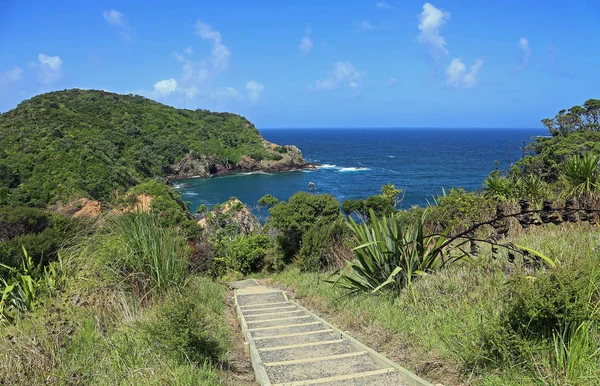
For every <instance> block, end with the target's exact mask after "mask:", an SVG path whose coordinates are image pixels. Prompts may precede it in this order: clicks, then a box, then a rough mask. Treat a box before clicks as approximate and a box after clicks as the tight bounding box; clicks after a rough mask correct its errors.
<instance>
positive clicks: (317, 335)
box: [253, 328, 340, 349]
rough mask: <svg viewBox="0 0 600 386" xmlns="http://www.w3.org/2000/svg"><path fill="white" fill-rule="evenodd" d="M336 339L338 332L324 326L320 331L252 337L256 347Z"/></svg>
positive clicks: (338, 337)
mask: <svg viewBox="0 0 600 386" xmlns="http://www.w3.org/2000/svg"><path fill="white" fill-rule="evenodd" d="M336 339H340V334H338V333H335V332H333V330H331V329H325V328H324V329H322V331H311V332H309V333H298V334H284V335H279V336H271V337H262V338H253V340H254V344H255V345H256V347H257V348H258V349H261V348H267V347H281V346H289V345H292V344H300V343H312V342H320V341H327V340H336Z"/></svg>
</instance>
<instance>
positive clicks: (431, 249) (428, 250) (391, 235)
mask: <svg viewBox="0 0 600 386" xmlns="http://www.w3.org/2000/svg"><path fill="white" fill-rule="evenodd" d="M370 216H371V222H370V223H368V224H367V223H362V224H358V223H356V222H355V221H354V220H353V219H352V218H350V219H349V221H348V226H349V227H350V230H351V231H352V233H353V237H352V239H351V241H350V245H351V247H352V250H353V251H354V252H355V255H356V260H354V261H351V262H348V267H347V269H348V271H344V272H342V273H341V274H340V276H339V277H338V279H337V280H336V281H335V282H334V283H335V284H336V285H338V286H340V287H342V288H345V289H347V290H349V291H350V292H351V293H355V292H371V293H375V292H377V291H379V290H381V289H383V288H393V289H394V290H396V291H399V290H400V289H402V288H411V286H412V281H413V279H415V278H416V277H419V276H421V275H424V274H426V273H427V272H431V271H435V270H437V269H439V268H441V267H442V266H443V265H444V264H447V263H448V262H451V261H455V260H457V259H459V258H462V257H464V256H465V255H464V254H463V255H462V256H458V257H457V256H454V257H449V256H445V255H444V253H445V251H444V248H443V246H444V245H445V244H447V241H448V238H447V235H448V233H449V231H450V227H448V228H447V229H446V231H445V232H444V233H443V234H439V235H432V236H426V235H425V234H424V233H423V222H424V218H425V216H426V212H425V214H424V215H423V217H422V218H421V219H419V220H418V221H416V222H415V223H414V224H413V225H412V226H410V227H408V228H407V229H403V228H402V225H401V221H400V219H399V218H397V217H394V216H392V217H389V218H388V217H383V218H382V219H378V218H377V217H376V216H375V214H374V212H373V211H370Z"/></svg>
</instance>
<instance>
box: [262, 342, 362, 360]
mask: <svg viewBox="0 0 600 386" xmlns="http://www.w3.org/2000/svg"><path fill="white" fill-rule="evenodd" d="M355 351H356V349H355V348H354V346H352V344H351V343H350V341H348V340H344V339H336V340H330V341H320V342H312V343H300V344H297V345H287V346H280V347H270V348H263V349H259V350H258V353H259V354H260V359H261V360H262V361H263V363H269V362H281V361H290V360H294V359H306V358H317V357H326V356H330V355H338V354H347V353H351V352H355Z"/></svg>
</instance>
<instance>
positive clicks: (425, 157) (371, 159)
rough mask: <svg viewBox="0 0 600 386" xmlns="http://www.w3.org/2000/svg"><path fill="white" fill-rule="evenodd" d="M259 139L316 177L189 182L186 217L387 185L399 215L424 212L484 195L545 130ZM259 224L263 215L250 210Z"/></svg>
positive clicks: (184, 188)
mask: <svg viewBox="0 0 600 386" xmlns="http://www.w3.org/2000/svg"><path fill="white" fill-rule="evenodd" d="M260 132H261V134H262V135H263V137H264V138H265V139H267V140H268V141H270V142H274V143H276V144H278V145H296V146H298V147H299V148H300V150H302V153H303V155H304V158H305V159H306V160H308V161H309V162H316V163H319V164H321V166H320V167H319V168H318V169H317V170H304V171H295V172H283V173H244V174H236V175H228V176H223V177H213V178H208V179H187V180H180V181H177V184H176V185H175V186H176V187H177V188H178V189H179V190H180V191H181V193H182V195H183V199H184V200H185V201H189V202H191V205H190V209H191V210H192V211H195V209H196V208H197V207H198V206H199V205H201V204H207V205H209V206H211V205H214V204H217V203H220V202H224V201H226V200H228V199H229V198H230V197H232V196H235V197H238V198H239V199H240V200H241V201H242V202H244V203H245V204H247V205H249V206H251V207H252V206H256V202H257V201H258V199H259V198H260V197H262V196H264V195H265V194H267V193H270V194H272V195H273V196H275V197H277V198H278V199H279V200H287V199H289V197H290V196H292V195H293V194H294V193H296V192H298V191H300V190H305V191H308V190H309V183H310V182H313V183H314V184H315V185H316V188H317V192H318V193H327V194H331V195H333V196H335V197H336V198H337V199H338V200H339V201H340V202H342V201H343V200H345V199H349V198H353V199H356V198H366V197H368V196H370V195H373V194H377V193H380V191H381V186H382V185H384V184H387V183H390V182H391V183H393V184H395V185H396V187H397V188H401V189H402V191H403V192H404V200H403V201H402V203H401V207H402V208H403V209H406V208H410V207H411V206H413V205H426V204H427V202H428V201H429V202H431V201H432V198H433V197H434V196H436V195H440V194H442V192H443V190H444V189H445V190H446V191H448V190H449V189H451V188H459V187H460V188H464V189H467V190H478V189H482V184H483V181H484V179H485V178H486V176H487V175H488V174H489V173H490V172H491V171H493V170H494V169H495V168H497V167H498V168H500V169H503V168H507V167H509V165H510V164H511V162H513V163H514V162H516V161H517V160H519V159H520V158H521V157H522V154H523V152H522V150H521V148H522V143H523V141H525V142H526V143H529V142H531V141H532V140H533V139H534V138H535V136H539V135H546V134H547V131H546V130H544V129H268V130H267V129H264V130H260ZM254 210H255V211H256V213H257V214H259V215H260V217H264V216H266V212H265V211H264V210H262V211H261V210H258V208H254Z"/></svg>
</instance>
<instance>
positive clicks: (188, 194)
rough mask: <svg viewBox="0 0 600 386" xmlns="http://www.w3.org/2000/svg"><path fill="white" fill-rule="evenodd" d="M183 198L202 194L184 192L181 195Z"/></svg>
mask: <svg viewBox="0 0 600 386" xmlns="http://www.w3.org/2000/svg"><path fill="white" fill-rule="evenodd" d="M181 194H182V195H183V196H199V195H200V194H198V193H194V192H183V193H181Z"/></svg>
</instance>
